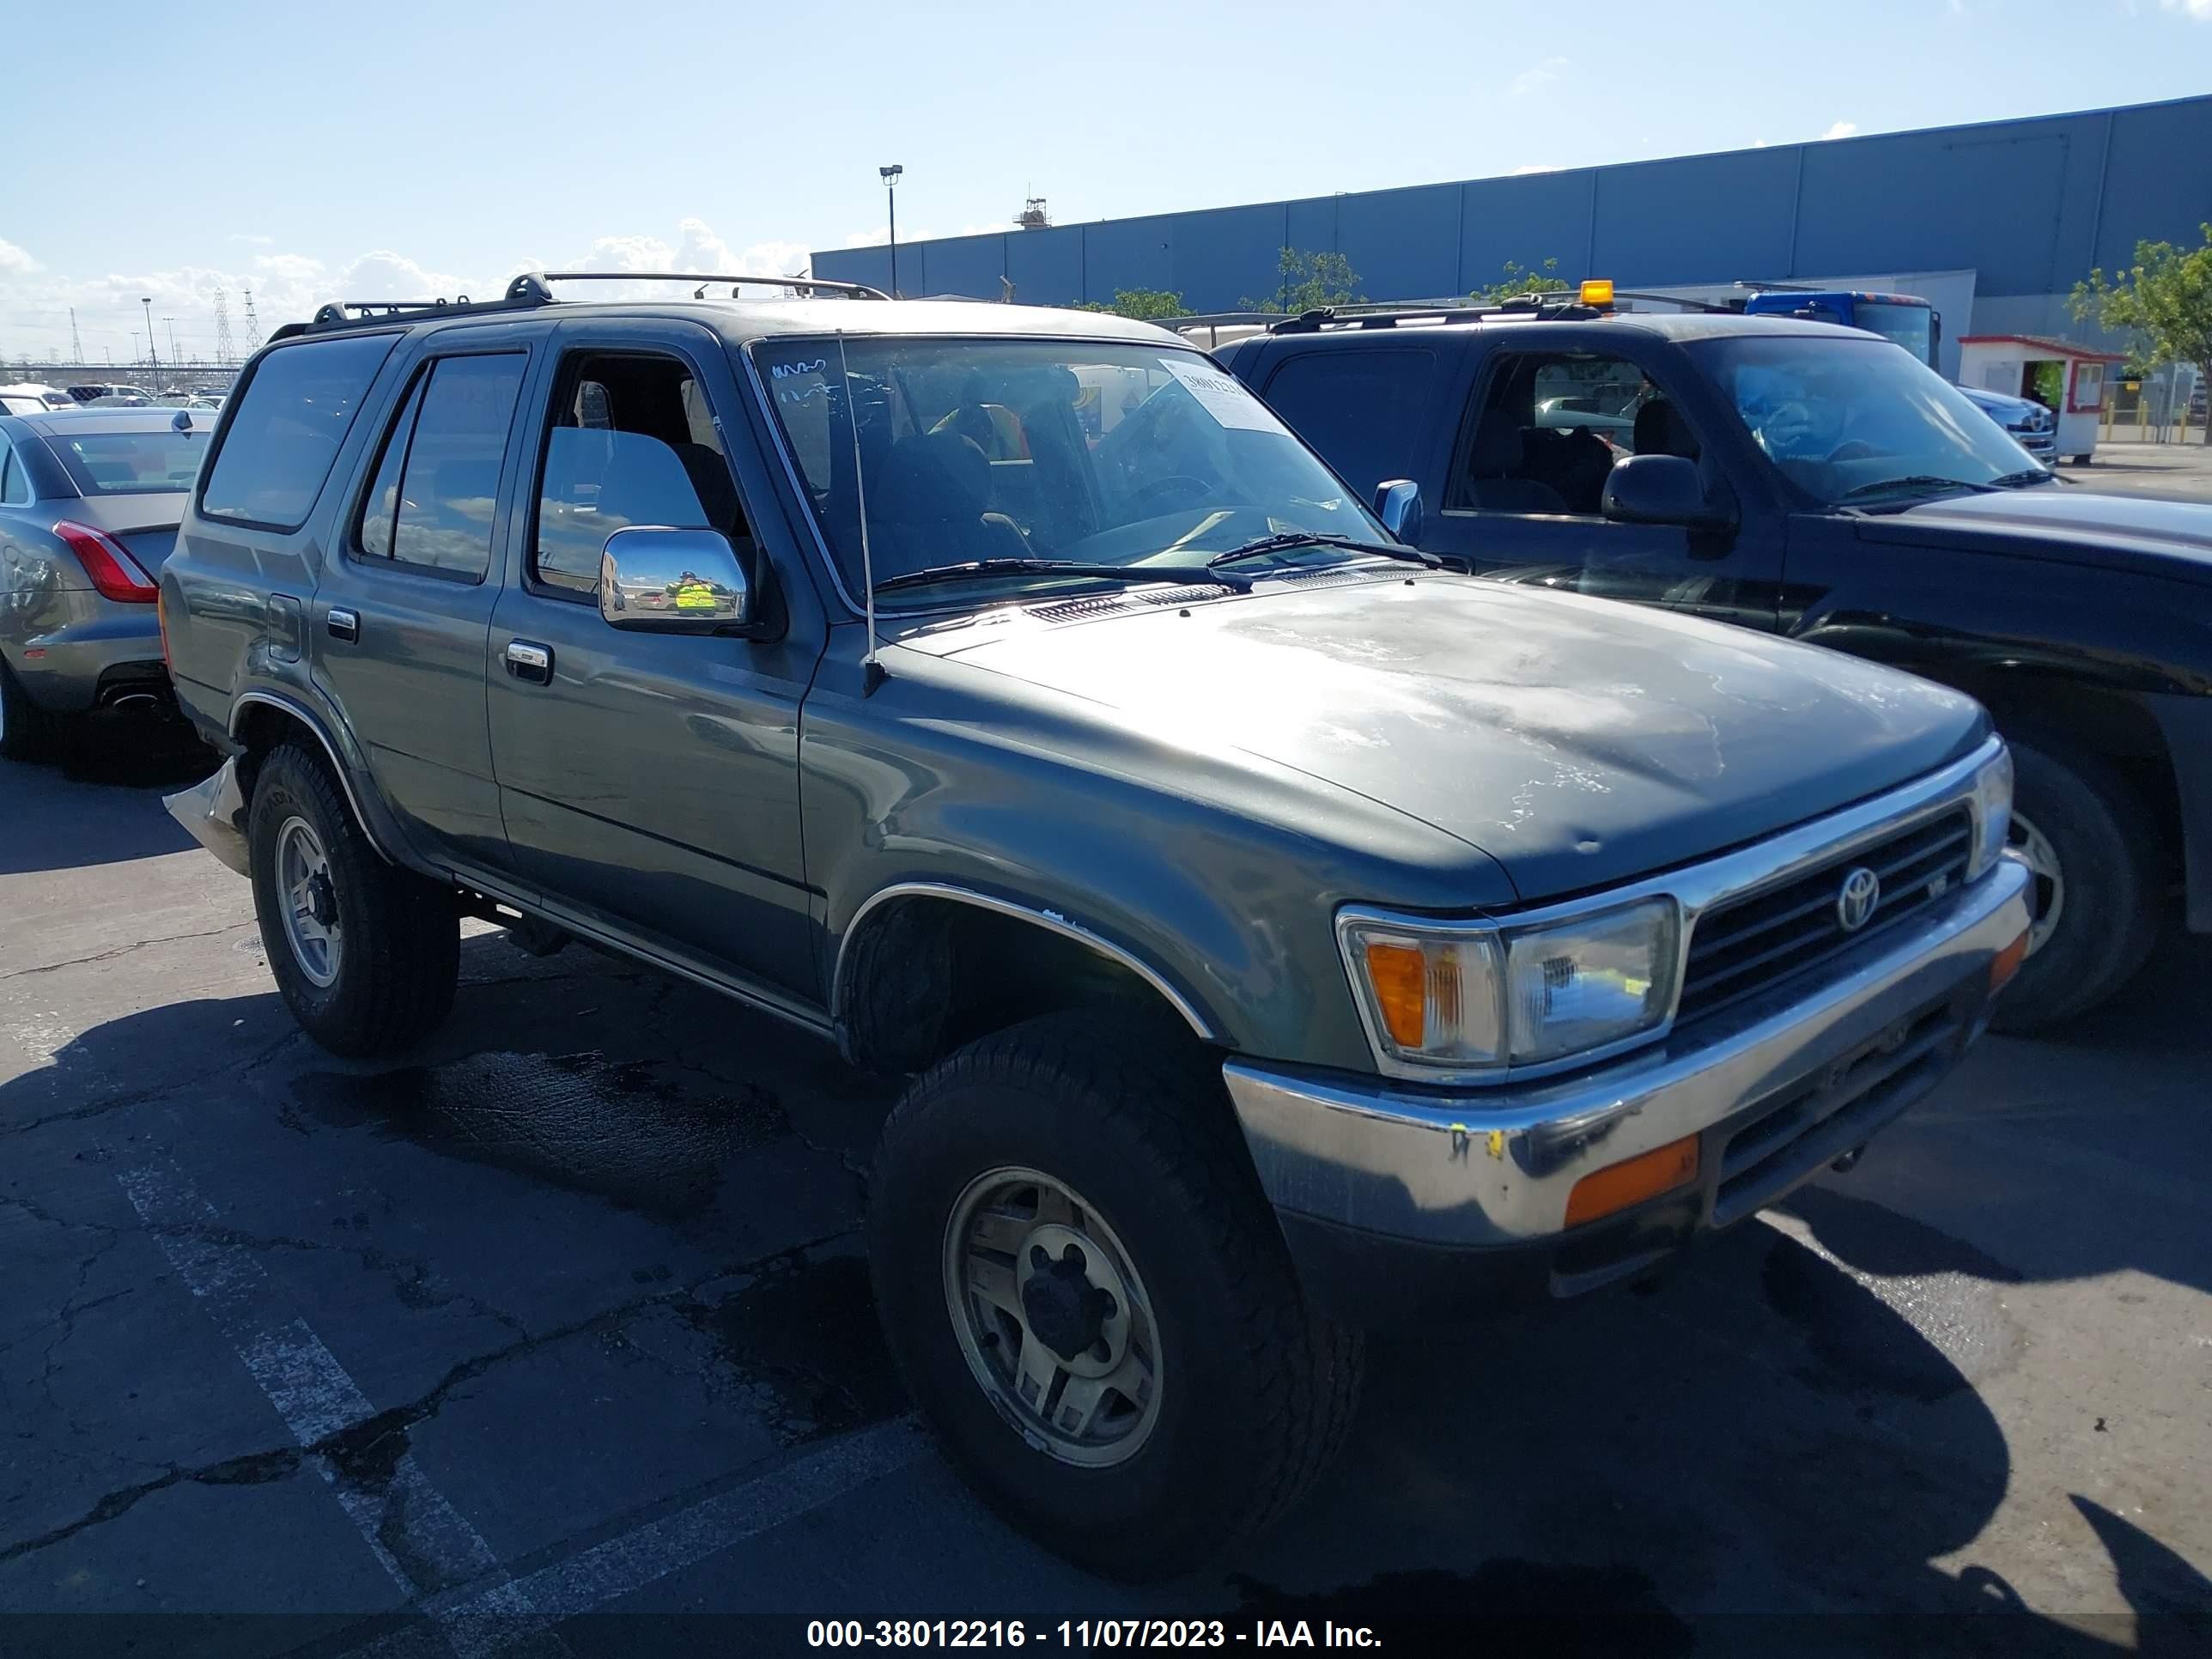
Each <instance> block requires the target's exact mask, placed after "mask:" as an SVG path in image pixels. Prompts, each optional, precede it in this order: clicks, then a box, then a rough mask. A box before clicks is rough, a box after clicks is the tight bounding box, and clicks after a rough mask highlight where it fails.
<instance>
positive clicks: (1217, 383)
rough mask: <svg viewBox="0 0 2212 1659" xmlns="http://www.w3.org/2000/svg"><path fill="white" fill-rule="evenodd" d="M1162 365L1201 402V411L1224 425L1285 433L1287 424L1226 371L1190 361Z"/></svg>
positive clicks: (1169, 361) (1175, 359)
mask: <svg viewBox="0 0 2212 1659" xmlns="http://www.w3.org/2000/svg"><path fill="white" fill-rule="evenodd" d="M1161 361H1162V362H1164V363H1165V364H1166V365H1167V370H1168V373H1169V374H1172V375H1174V376H1175V377H1176V379H1177V380H1181V381H1182V384H1183V389H1184V390H1185V391H1186V392H1189V393H1190V395H1191V396H1192V397H1194V398H1197V399H1198V403H1199V407H1200V408H1201V409H1203V410H1205V411H1206V413H1207V414H1209V415H1211V416H1213V418H1214V419H1215V420H1217V421H1218V422H1220V423H1221V424H1222V425H1224V426H1230V427H1243V428H1248V429H1249V430H1251V431H1254V432H1280V431H1282V430H1284V427H1283V423H1282V422H1280V421H1278V420H1277V419H1276V418H1275V417H1274V416H1273V414H1272V413H1271V412H1270V411H1269V410H1268V408H1267V404H1263V403H1261V401H1260V400H1259V399H1258V398H1255V397H1254V396H1253V395H1252V394H1251V393H1250V392H1247V391H1246V390H1245V389H1244V387H1243V384H1242V383H1241V382H1239V381H1238V380H1237V378H1236V377H1235V376H1234V375H1232V374H1230V373H1229V372H1228V371H1227V370H1226V369H1221V368H1214V367H1213V365H1212V364H1211V363H1202V362H1198V361H1197V360H1196V359H1194V358H1189V357H1164V358H1162V359H1161Z"/></svg>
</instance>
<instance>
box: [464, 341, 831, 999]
mask: <svg viewBox="0 0 2212 1659" xmlns="http://www.w3.org/2000/svg"><path fill="white" fill-rule="evenodd" d="M556 344H557V348H558V350H559V353H560V356H559V358H558V361H557V362H556V368H555V373H554V374H553V375H552V376H551V378H550V389H549V395H548V397H547V399H546V403H545V406H544V410H542V411H541V413H540V415H539V416H538V420H537V422H535V426H536V429H535V430H534V431H533V432H532V444H531V449H532V457H533V467H534V471H533V476H532V481H531V483H530V487H529V489H528V493H527V499H526V501H525V503H524V505H523V507H522V511H521V513H520V514H518V519H519V520H521V522H520V531H521V534H520V536H519V537H518V538H517V540H518V542H519V544H520V545H519V549H518V552H519V557H518V559H517V561H516V570H515V576H516V579H515V580H513V582H512V583H511V584H510V586H508V589H507V592H506V593H505V594H504V595H503V596H502V597H501V600H500V604H499V607H498V610H497V611H496V612H495V614H494V616H493V617H492V627H491V632H490V638H489V680H490V689H489V706H490V716H491V744H492V753H493V759H494V764H495V769H496V770H497V774H498V780H499V794H500V803H501V808H502V810H503V811H504V813H505V815H506V820H507V840H508V842H509V845H510V847H511V848H512V849H513V860H514V863H515V866H516V869H517V872H518V873H519V874H520V875H521V876H522V877H523V878H524V879H526V880H527V881H529V882H531V883H532V884H534V885H535V887H536V889H537V890H538V892H539V893H540V894H541V895H542V896H543V897H544V900H545V901H547V902H548V903H549V905H550V906H552V907H555V908H566V909H568V910H571V911H574V912H575V913H577V914H578V915H580V916H581V917H583V918H584V919H586V920H588V921H595V922H597V923H599V924H600V925H602V926H605V927H608V928H610V929H611V930H613V931H615V932H617V933H621V934H623V935H625V936H628V937H630V938H632V939H635V940H637V941H638V942H640V943H642V944H645V945H648V946H651V947H654V948H657V949H659V950H660V951H663V952H665V953H667V954H671V955H673V956H675V957H679V958H683V959H685V960H688V961H692V962H696V963H700V964H701V965H702V966H706V967H708V968H709V969H713V970H714V971H716V972H720V973H726V974H731V975H736V976H738V977H740V978H742V979H745V980H748V981H754V982H756V983H759V984H761V985H763V986H764V987H779V988H781V990H785V991H789V992H793V993H796V994H798V995H799V998H800V999H802V1000H805V1001H807V1002H810V1003H811V1002H815V1001H817V1000H818V999H819V996H820V987H819V985H818V984H817V975H816V972H815V969H814V966H813V962H814V958H813V954H812V952H811V949H810V945H809V938H810V934H809V907H808V894H807V889H806V885H805V866H804V863H803V860H802V859H801V855H800V843H799V702H800V700H801V698H802V697H803V696H804V695H805V690H806V685H807V682H808V679H809V678H810V677H811V674H812V671H813V664H814V660H815V658H816V657H817V655H818V653H819V643H820V641H819V635H818V631H817V630H811V629H807V628H805V627H803V626H800V627H793V628H790V629H787V630H786V632H785V634H784V635H783V637H782V638H781V639H780V640H777V641H754V640H746V639H738V638H726V637H719V636H699V635H664V634H649V633H637V632H630V631H618V630H617V629H613V628H611V627H609V626H608V625H607V624H606V623H605V621H603V620H602V619H601V617H600V616H599V606H598V602H597V591H598V580H599V556H600V553H601V551H602V550H603V549H604V547H605V544H606V539H607V538H608V537H609V536H610V535H611V534H612V533H613V532H615V531H617V530H619V529H621V528H623V526H627V525H668V526H679V527H686V528H711V529H714V530H719V531H721V532H723V533H724V534H726V535H727V536H728V537H729V538H731V540H732V543H733V544H735V546H736V548H737V550H738V556H739V558H740V559H741V560H743V561H744V562H746V563H747V565H748V566H749V568H750V569H751V570H752V571H753V572H754V573H755V574H754V581H755V586H756V589H757V592H760V593H761V594H762V596H763V599H764V601H765V602H767V603H769V604H771V605H773V604H775V602H776V595H775V592H774V591H773V590H774V587H775V584H774V581H773V580H764V578H766V577H767V576H768V571H769V567H768V562H767V555H766V553H765V551H764V550H763V546H762V544H761V543H760V542H759V540H758V539H757V535H756V529H755V526H757V523H758V522H759V521H758V520H756V519H755V518H754V517H753V514H752V513H751V512H750V510H749V507H748V496H749V495H750V497H751V498H752V499H754V500H757V499H759V493H760V490H759V485H758V483H757V481H755V482H754V483H750V484H749V485H748V487H747V488H746V489H743V490H741V489H740V487H739V483H738V472H737V471H734V470H733V469H732V465H731V463H730V460H729V459H728V457H729V452H730V450H731V449H732V447H737V448H738V449H740V451H741V452H744V453H749V446H750V442H751V440H750V436H749V435H748V434H749V432H750V426H749V423H748V422H747V420H746V419H745V417H744V412H743V410H741V408H740V406H739V403H738V397H739V393H738V385H737V381H736V378H735V376H734V375H733V374H732V370H731V367H730V362H729V358H728V356H727V355H726V351H725V349H724V348H723V345H722V343H721V341H720V338H719V337H717V336H716V335H714V333H712V332H711V331H708V330H707V329H705V328H702V327H698V326H696V325H688V324H684V323H680V322H650V321H645V320H638V321H604V322H579V323H572V324H563V325H562V326H561V328H560V329H559V331H558V332H557V335H556ZM788 591H789V590H788V584H787V583H786V584H785V586H784V592H785V593H786V594H788ZM541 657H542V658H544V659H546V660H545V661H544V665H543V666H542V667H541V666H540V665H539V661H540V658H541Z"/></svg>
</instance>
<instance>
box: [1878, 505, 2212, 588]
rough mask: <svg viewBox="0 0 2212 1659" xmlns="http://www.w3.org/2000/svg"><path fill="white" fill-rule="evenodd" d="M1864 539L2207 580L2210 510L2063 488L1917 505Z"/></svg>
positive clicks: (1881, 521) (2211, 566) (1885, 516)
mask: <svg viewBox="0 0 2212 1659" xmlns="http://www.w3.org/2000/svg"><path fill="white" fill-rule="evenodd" d="M1859 534H1860V536H1861V537H1862V538H1865V539H1867V540H1869V541H1908V542H1927V541H1942V542H1947V543H1955V544H1960V545H1965V546H1970V547H1974V548H1978V549H1981V550H1988V551H1994V552H2002V553H2009V554H2013V555H2016V556H2020V557H2023V558H2041V559H2051V560H2056V561H2058V562H2063V563H2069V564H2087V565H2094V566H2099V567H2102V568H2120V569H2130V570H2139V571H2142V572H2143V573H2144V574H2149V575H2154V576H2170V577H2173V578H2175V579H2177V580H2183V581H2195V582H2212V507H2208V506H2203V505H2200V504H2198V503H2197V502H2193V501H2145V500H2142V499H2141V498H2139V497H2137V496H2133V495H2098V494H2096V493H2095V492H2094V491H2093V490H2087V489H2069V488H2068V487H2067V486H2065V485H2063V484H2039V485H2036V486H2034V487H2033V488H2032V489H2004V490H1998V491H1996V492H1995V493H1993V494H1990V495H1954V496H1947V497H1945V498H1944V499H1943V500H1941V501H1923V502H1921V503H1920V504H1919V505H1917V506H1916V507H1907V508H1906V509H1905V511H1904V512H1902V513H1881V514H1879V515H1872V516H1869V517H1867V518H1865V519H1863V520H1861V521H1860V524H1859Z"/></svg>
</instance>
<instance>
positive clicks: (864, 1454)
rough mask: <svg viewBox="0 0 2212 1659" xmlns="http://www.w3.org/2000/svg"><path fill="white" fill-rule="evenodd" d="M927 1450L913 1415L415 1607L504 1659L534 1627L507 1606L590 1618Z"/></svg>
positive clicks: (373, 1649)
mask: <svg viewBox="0 0 2212 1659" xmlns="http://www.w3.org/2000/svg"><path fill="white" fill-rule="evenodd" d="M928 1445H929V1442H928V1439H927V1437H926V1436H925V1435H924V1434H923V1432H922V1431H921V1428H920V1426H919V1425H916V1424H915V1421H914V1419H912V1418H904V1417H902V1418H896V1419H892V1420H891V1421H890V1422H887V1423H878V1424H875V1425H872V1426H871V1427H868V1428H865V1429H860V1430H856V1431H854V1432H853V1433H851V1434H848V1435H844V1436H842V1437H839V1438H837V1439H836V1440H832V1441H830V1442H829V1443H826V1444H824V1445H823V1446H820V1447H818V1448H817V1449H815V1450H813V1451H811V1452H809V1453H808V1454H806V1455H805V1456H803V1457H799V1458H798V1459H796V1460H794V1461H793V1462H789V1463H787V1464H785V1465H783V1466H782V1467H781V1468H776V1469H773V1470H770V1471H769V1473H768V1474H763V1475H759V1476H757V1477H756V1478H755V1479H753V1480H748V1481H747V1482H745V1483H744V1485H743V1486H732V1488H730V1490H728V1491H727V1492H717V1493H715V1494H714V1496H713V1497H711V1498H702V1499H701V1500H700V1501H699V1502H698V1503H696V1504H691V1505H690V1507H689V1508H686V1509H681V1510H677V1511H676V1512H675V1513H673V1514H672V1515H665V1516H662V1517H661V1518H660V1519H659V1520H658V1521H648V1522H645V1523H644V1524H643V1525H641V1526H639V1527H636V1528H632V1529H631V1530H630V1531H629V1532H625V1533H622V1534H617V1536H615V1537H613V1538H610V1539H608V1540H607V1541H605V1543H603V1544H599V1545H595V1546H593V1547H592V1548H590V1549H587V1550H582V1551H580V1552H579V1553H576V1554H574V1555H572V1556H570V1557H568V1559H566V1560H563V1561H556V1562H554V1563H553V1564H552V1565H550V1566H547V1567H541V1568H540V1569H538V1571H536V1572H533V1573H530V1574H527V1575H526V1576H525V1577H520V1578H518V1579H514V1580H513V1581H512V1582H511V1583H503V1584H500V1585H497V1586H495V1587H493V1588H491V1589H483V1590H464V1591H457V1592H454V1593H453V1594H452V1595H446V1596H440V1597H434V1598H433V1599H432V1600H430V1601H428V1602H426V1603H424V1604H423V1607H422V1611H423V1612H424V1613H428V1615H429V1616H430V1617H431V1618H432V1619H434V1620H437V1621H438V1623H439V1624H440V1626H442V1627H443V1629H444V1631H445V1632H446V1634H447V1638H449V1639H451V1640H453V1645H454V1646H455V1647H456V1648H457V1649H460V1650H464V1651H466V1652H471V1653H477V1654H495V1653H496V1654H503V1655H506V1656H507V1659H513V1652H514V1650H515V1649H516V1648H517V1647H518V1646H520V1645H521V1644H525V1643H526V1642H528V1641H530V1640H531V1638H532V1637H533V1636H534V1635H535V1633H536V1632H537V1630H538V1629H539V1628H541V1627H542V1626H539V1625H535V1624H530V1623H526V1622H524V1621H523V1620H519V1619H518V1618H517V1617H516V1607H515V1604H516V1603H518V1602H519V1603H520V1604H522V1605H524V1606H526V1607H528V1608H529V1609H531V1610H532V1612H534V1613H536V1614H537V1615H538V1620H547V1619H556V1620H557V1619H573V1618H574V1617H575V1616H577V1615H578V1614H579V1613H590V1612H591V1611H592V1610H593V1609H594V1608H597V1607H605V1606H606V1605H607V1604H608V1603H609V1602H611V1601H619V1600H621V1599H622V1598H623V1596H625V1595H630V1594H631V1593H633V1592H634V1591H636V1590H641V1589H644V1588H645V1587H646V1586H647V1585H648V1584H650V1583H654V1582H655V1581H656V1580H658V1579H661V1578H665V1577H667V1576H668V1575H669V1574H671V1573H672V1572H678V1571H682V1570H683V1569H684V1568H685V1567H690V1566H695V1565H697V1564H698V1563H700V1562H702V1561H705V1560H708V1559H712V1558H713V1557H714V1556H716V1555H719V1554H720V1553H722V1552H723V1551H724V1550H726V1549H729V1548H731V1547H733V1546H735V1545H738V1544H741V1543H743V1542H744V1541H746V1540H747V1539H749V1538H754V1537H757V1536H758V1535H759V1534H763V1533H765V1532H769V1531H772V1530H774V1529H775V1528H777V1527H780V1526H781V1525H783V1524H784V1522H787V1521H794V1520H797V1519H798V1518H799V1516H803V1515H805V1514H807V1513H809V1512H810V1511H811V1510H817V1509H820V1508H821V1507H822V1506H823V1504H829V1503H834V1502H835V1501H836V1499H838V1498H842V1497H843V1496H844V1495H845V1494H846V1493H848V1492H853V1491H854V1490H856V1489H858V1488H859V1487H861V1486H866V1485H867V1484H868V1483H869V1482H870V1481H872V1480H880V1479H882V1478H883V1477H884V1475H887V1474H895V1473H896V1472H897V1471H898V1470H900V1469H902V1468H905V1467H906V1466H907V1465H908V1464H909V1463H911V1462H914V1461H915V1459H916V1458H917V1457H919V1456H921V1455H922V1454H923V1453H924V1452H925V1451H926V1450H927V1449H928ZM427 1634H428V1632H427V1631H426V1630H425V1629H423V1628H422V1627H420V1626H417V1627H416V1628H414V1629H410V1630H401V1631H395V1632H392V1634H391V1635H389V1636H386V1637H384V1638H380V1639H379V1640H377V1641H374V1642H371V1643H369V1644H366V1645H364V1646H362V1647H360V1648H356V1649H351V1650H349V1654H350V1655H351V1659H408V1656H412V1655H415V1654H418V1653H421V1652H422V1651H423V1650H424V1646H425V1641H424V1638H425V1637H426V1636H427ZM464 1642H465V1644H466V1645H465V1647H464Z"/></svg>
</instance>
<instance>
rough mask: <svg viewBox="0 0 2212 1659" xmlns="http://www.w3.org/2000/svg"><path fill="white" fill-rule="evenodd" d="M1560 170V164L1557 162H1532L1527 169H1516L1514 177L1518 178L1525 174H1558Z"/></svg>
mask: <svg viewBox="0 0 2212 1659" xmlns="http://www.w3.org/2000/svg"><path fill="white" fill-rule="evenodd" d="M1558 171H1559V163H1558V162H1557V161H1531V162H1529V163H1528V165H1527V166H1525V167H1516V168H1514V169H1513V175H1514V177H1516V178H1518V177H1519V176H1520V175H1521V174H1522V173H1557V172H1558Z"/></svg>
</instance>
